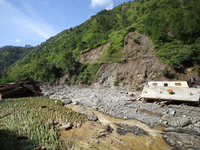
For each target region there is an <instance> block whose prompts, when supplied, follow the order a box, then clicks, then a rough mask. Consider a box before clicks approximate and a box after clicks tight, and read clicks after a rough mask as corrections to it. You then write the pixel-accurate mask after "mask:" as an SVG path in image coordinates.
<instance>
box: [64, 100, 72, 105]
mask: <svg viewBox="0 0 200 150" xmlns="http://www.w3.org/2000/svg"><path fill="white" fill-rule="evenodd" d="M62 102H63V103H64V105H68V104H71V103H72V101H71V100H63V101H62Z"/></svg>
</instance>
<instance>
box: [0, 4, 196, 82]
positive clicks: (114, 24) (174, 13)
mask: <svg viewBox="0 0 200 150" xmlns="http://www.w3.org/2000/svg"><path fill="white" fill-rule="evenodd" d="M199 14H200V1H199V0H182V1H180V0H135V1H133V2H128V3H126V4H125V3H124V4H121V5H119V6H117V7H115V8H113V9H112V10H102V11H100V12H98V13H97V14H96V15H94V16H92V17H91V18H90V19H89V20H87V21H85V22H84V23H82V24H81V25H79V26H76V27H74V28H70V29H67V30H64V31H63V32H61V33H59V34H58V35H56V36H54V37H51V38H50V39H48V40H47V41H46V42H43V43H42V44H41V45H39V46H36V47H34V49H33V51H32V52H31V53H29V54H28V55H27V56H26V57H24V58H23V59H22V60H20V61H18V62H17V63H15V65H13V66H12V67H11V68H9V70H8V72H7V73H6V74H5V75H4V77H3V78H2V82H6V81H11V80H16V78H24V77H26V76H30V77H32V78H34V79H39V80H42V81H44V82H49V83H51V82H53V81H55V80H57V79H58V78H59V77H61V76H62V75H64V74H65V73H68V75H69V77H73V81H74V82H73V83H74V84H77V83H78V82H81V83H87V84H89V83H91V82H92V80H93V77H94V74H95V73H96V71H97V70H98V67H99V66H100V63H104V62H111V61H115V62H121V61H122V60H120V54H121V53H120V52H121V49H122V47H123V45H124V44H126V41H123V39H124V36H125V35H127V34H128V33H129V32H131V31H135V30H137V31H139V32H140V33H145V34H146V35H147V36H149V37H150V38H151V40H152V41H153V44H154V50H155V54H156V55H157V56H158V57H160V59H161V60H162V61H163V62H164V63H166V64H169V65H170V66H171V67H172V68H173V69H174V70H175V71H176V72H181V71H182V69H183V67H181V66H185V67H191V66H195V69H196V71H197V72H199V74H200V68H199V64H200V15H199ZM133 40H134V39H133ZM106 42H110V43H111V44H110V46H109V47H108V48H107V50H106V51H104V53H103V56H102V58H101V62H99V63H96V64H80V63H78V62H76V60H77V58H78V57H79V56H80V55H81V54H82V53H83V52H86V51H89V50H91V49H92V48H96V47H98V46H100V45H102V44H104V43H106Z"/></svg>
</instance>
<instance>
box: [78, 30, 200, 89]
mask: <svg viewBox="0 0 200 150" xmlns="http://www.w3.org/2000/svg"><path fill="white" fill-rule="evenodd" d="M109 45H110V43H106V44H104V45H102V46H100V47H98V48H96V49H92V50H90V51H88V52H86V53H84V54H82V55H81V56H80V57H79V59H78V60H79V62H81V63H94V62H100V60H101V56H102V54H103V52H104V51H105V50H106V48H107V47H108V46H109ZM120 59H121V60H122V62H121V63H116V62H109V63H102V64H101V66H100V68H99V70H98V71H97V73H96V76H95V79H94V82H93V83H94V84H102V85H105V86H112V85H119V86H128V87H135V86H136V85H138V86H140V85H141V84H143V83H145V82H147V81H149V80H169V78H166V77H165V76H164V75H163V73H162V71H163V70H164V69H165V68H166V67H168V68H169V72H171V73H172V74H173V75H176V78H177V79H179V80H188V79H189V78H191V77H195V78H197V79H198V75H197V74H196V72H195V71H194V70H193V68H184V71H183V72H182V73H179V74H178V73H175V72H174V71H173V70H172V69H171V68H170V67H169V66H167V65H166V64H164V63H162V62H161V60H160V59H159V58H158V57H156V56H155V54H154V46H153V43H152V41H151V39H150V38H149V37H147V36H145V34H141V33H139V32H138V31H135V32H130V33H128V34H127V35H126V36H125V37H124V46H123V48H122V50H121V57H120Z"/></svg>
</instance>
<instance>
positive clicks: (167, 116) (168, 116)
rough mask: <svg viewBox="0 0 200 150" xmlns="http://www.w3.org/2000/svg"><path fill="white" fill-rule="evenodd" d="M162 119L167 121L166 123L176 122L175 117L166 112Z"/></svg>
mask: <svg viewBox="0 0 200 150" xmlns="http://www.w3.org/2000/svg"><path fill="white" fill-rule="evenodd" d="M162 120H164V121H167V122H168V123H174V124H177V118H175V117H172V116H171V115H168V114H166V115H164V116H163V117H162Z"/></svg>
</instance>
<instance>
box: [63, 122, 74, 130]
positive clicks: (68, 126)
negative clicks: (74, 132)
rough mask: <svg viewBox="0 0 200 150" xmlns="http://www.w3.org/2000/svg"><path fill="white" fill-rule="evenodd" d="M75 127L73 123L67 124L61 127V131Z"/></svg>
mask: <svg viewBox="0 0 200 150" xmlns="http://www.w3.org/2000/svg"><path fill="white" fill-rule="evenodd" d="M72 126H73V123H72V122H68V123H67V124H64V125H62V126H61V127H60V130H69V129H71V128H72Z"/></svg>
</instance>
